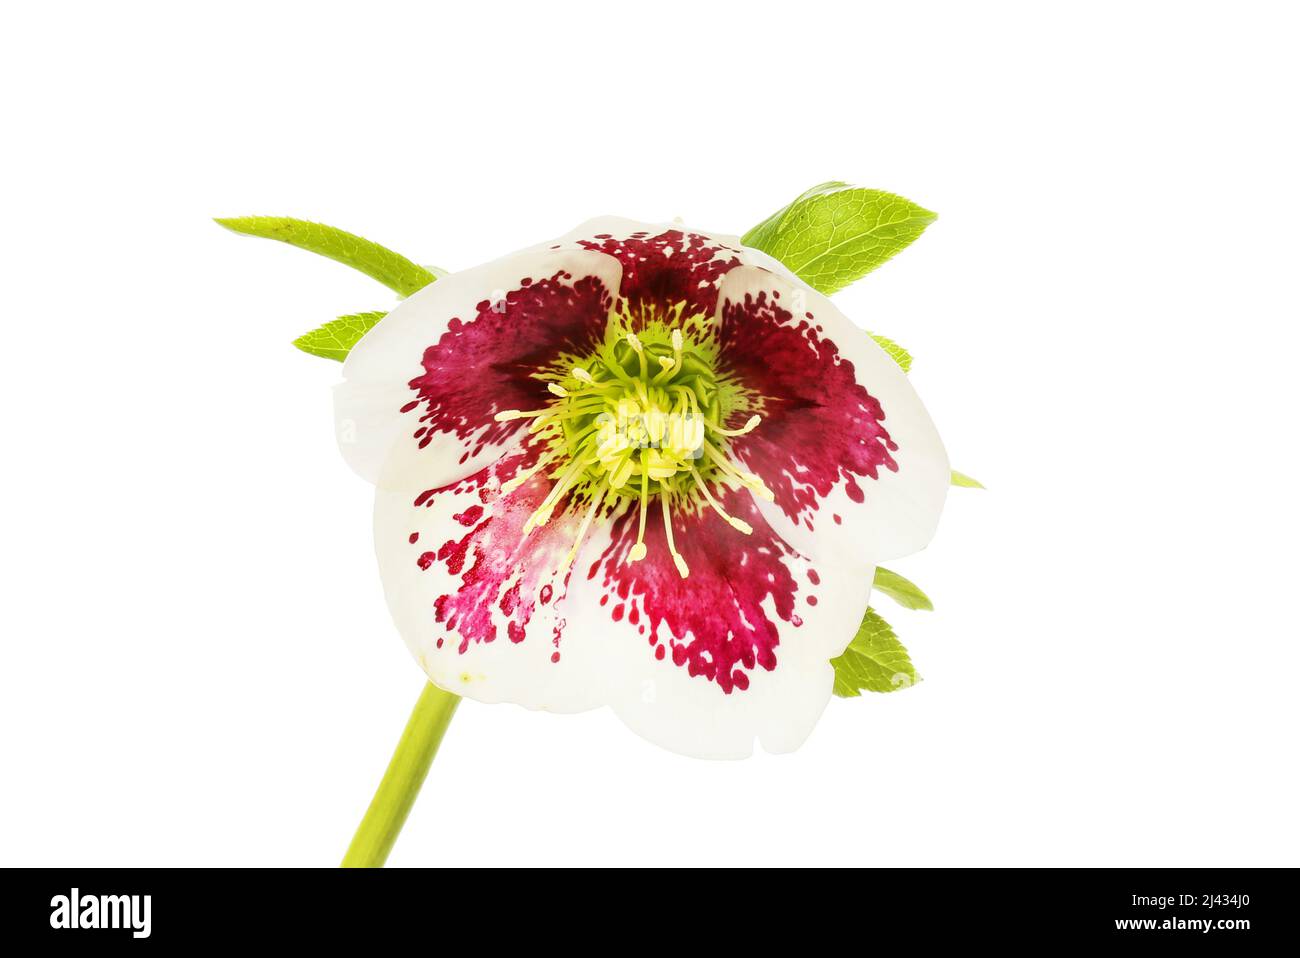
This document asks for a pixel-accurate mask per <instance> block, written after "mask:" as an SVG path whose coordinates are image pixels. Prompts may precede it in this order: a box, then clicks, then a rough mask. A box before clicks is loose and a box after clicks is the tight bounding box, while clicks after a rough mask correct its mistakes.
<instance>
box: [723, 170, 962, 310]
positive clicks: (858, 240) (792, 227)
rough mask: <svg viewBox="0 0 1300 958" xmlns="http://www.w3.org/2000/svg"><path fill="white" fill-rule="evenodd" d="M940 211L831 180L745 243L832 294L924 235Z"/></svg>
mask: <svg viewBox="0 0 1300 958" xmlns="http://www.w3.org/2000/svg"><path fill="white" fill-rule="evenodd" d="M935 219H936V215H935V214H934V213H931V212H930V211H929V210H927V209H923V208H922V207H920V206H917V205H916V204H915V203H913V202H912V201H911V200H906V199H904V198H903V197H901V196H895V195H894V194H893V193H885V192H883V191H882V190H865V189H860V188H858V187H854V186H849V185H848V184H847V183H841V182H839V181H832V182H830V183H822V184H821V185H819V186H814V187H813V188H812V189H810V190H808V192H806V193H804V194H803V195H802V196H800V197H799V198H798V199H796V200H795V201H794V202H793V203H791V204H790V205H789V206H786V207H782V208H781V209H779V210H777V211H776V212H775V213H773V214H772V215H771V216H769V217H768V218H767V219H765V220H764V221H763V222H761V223H759V224H758V225H757V226H755V227H754V228H753V229H752V230H750V231H749V232H748V233H746V234H745V235H744V236H743V237H742V238H741V242H742V243H744V244H745V245H746V246H752V247H753V248H755V249H759V250H762V251H763V252H764V253H767V254H768V255H769V256H773V257H775V258H776V259H779V260H780V261H781V262H782V263H784V264H785V265H786V266H788V267H789V268H790V269H791V270H792V271H793V272H794V273H795V275H797V276H799V277H800V278H801V279H802V280H803V281H804V282H806V283H807V284H808V285H809V286H811V287H812V288H813V289H815V290H817V291H818V292H821V293H826V294H828V295H829V294H830V293H834V292H835V291H836V290H840V289H843V288H844V287H845V286H848V285H849V284H850V283H852V282H853V281H854V280H858V279H861V278H862V277H863V276H865V275H866V274H867V273H869V272H871V271H872V270H873V269H875V268H876V267H877V266H879V265H880V264H881V263H883V262H884V261H885V260H887V259H889V258H890V257H891V256H893V255H894V254H895V253H897V252H898V251H899V250H901V249H902V248H903V247H905V246H907V245H908V244H909V243H911V242H912V241H913V240H914V239H916V238H917V237H918V236H920V235H921V233H922V232H923V231H924V230H925V228H926V227H927V226H929V225H930V224H931V223H933V222H934V221H935Z"/></svg>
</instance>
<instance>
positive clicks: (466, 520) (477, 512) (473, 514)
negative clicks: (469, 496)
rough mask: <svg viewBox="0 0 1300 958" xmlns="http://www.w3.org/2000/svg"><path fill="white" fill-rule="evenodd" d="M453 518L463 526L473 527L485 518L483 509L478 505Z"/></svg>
mask: <svg viewBox="0 0 1300 958" xmlns="http://www.w3.org/2000/svg"><path fill="white" fill-rule="evenodd" d="M452 518H453V519H455V520H456V521H457V522H459V523H460V524H461V525H462V526H472V525H473V524H474V523H476V522H478V521H479V520H480V519H482V518H483V507H482V506H477V505H476V506H470V507H469V508H468V509H466V510H465V511H464V512H458V513H456V514H455V515H454V516H452Z"/></svg>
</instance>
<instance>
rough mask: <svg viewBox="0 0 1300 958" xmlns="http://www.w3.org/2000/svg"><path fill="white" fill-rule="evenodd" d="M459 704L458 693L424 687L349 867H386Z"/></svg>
mask: <svg viewBox="0 0 1300 958" xmlns="http://www.w3.org/2000/svg"><path fill="white" fill-rule="evenodd" d="M459 704H460V696H459V695H452V694H451V693H450V692H444V691H443V690H442V689H440V688H438V687H437V686H436V685H434V684H433V683H431V682H430V683H428V684H426V685H425V687H424V691H423V692H421V693H420V700H419V701H418V702H416V703H415V708H414V709H412V710H411V717H410V718H409V719H408V720H407V722H406V729H405V731H403V732H402V738H401V740H400V741H399V742H398V743H397V749H396V751H394V752H393V758H392V760H391V761H390V762H389V763H388V770H387V771H386V772H384V778H383V780H382V781H381V782H380V783H379V788H378V789H377V790H376V791H375V797H374V798H372V799H371V800H370V807H369V808H368V809H366V817H365V818H363V819H361V824H360V825H359V826H357V833H356V834H355V835H353V836H352V844H351V845H349V846H348V853H347V854H346V855H344V856H343V867H344V868H382V867H383V865H384V862H386V861H387V860H388V853H389V852H390V851H392V850H393V843H394V842H396V841H397V835H398V833H399V832H401V830H402V825H404V824H405V823H406V816H407V815H409V814H410V812H411V806H413V805H414V804H415V796H417V795H419V794H420V786H421V785H423V784H424V777H425V776H426V775H428V774H429V766H430V765H432V764H433V757H434V755H436V754H438V746H439V745H440V744H442V736H443V734H444V733H445V732H446V731H447V726H448V725H450V724H451V717H452V715H454V714H455V712H456V706H457V705H459Z"/></svg>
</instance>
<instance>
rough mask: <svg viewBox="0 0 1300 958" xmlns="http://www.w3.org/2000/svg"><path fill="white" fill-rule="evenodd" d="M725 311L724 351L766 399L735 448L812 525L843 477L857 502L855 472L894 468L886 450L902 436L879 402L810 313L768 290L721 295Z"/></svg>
mask: <svg viewBox="0 0 1300 958" xmlns="http://www.w3.org/2000/svg"><path fill="white" fill-rule="evenodd" d="M722 315H723V320H722V330H721V333H720V337H721V339H720V343H721V348H722V361H723V362H724V363H725V364H726V366H727V369H728V371H729V372H730V373H731V374H732V375H733V376H735V377H736V378H737V379H738V380H739V381H740V382H742V383H744V384H745V385H746V386H747V387H748V388H750V389H753V390H754V391H755V392H757V393H758V394H759V395H761V396H762V397H763V400H764V401H763V409H762V414H763V421H762V424H761V425H760V426H759V427H758V428H757V429H755V430H754V431H753V432H751V433H749V434H748V435H745V436H742V437H739V438H737V439H736V440H734V442H733V444H732V450H733V452H734V453H735V455H736V457H737V458H738V459H740V460H741V461H742V462H744V463H745V464H746V465H747V466H748V467H749V468H750V469H752V470H753V471H754V472H756V473H758V474H759V475H760V476H762V477H763V481H764V482H766V483H767V485H768V487H769V488H770V489H771V490H772V492H773V493H774V494H775V496H776V503H777V505H779V506H780V507H781V509H782V510H783V511H784V512H785V513H786V515H788V516H789V517H790V518H791V519H792V520H794V521H796V522H798V521H800V520H801V519H802V520H803V521H804V522H805V523H806V524H808V525H809V527H810V528H811V515H812V513H813V512H814V511H816V509H817V508H818V500H819V499H822V498H824V497H825V496H827V495H828V494H829V493H830V491H831V489H832V488H834V486H835V484H836V483H837V482H839V481H840V479H841V478H843V479H844V481H845V492H846V493H847V495H848V497H849V498H850V499H852V500H853V501H854V502H862V501H863V499H864V494H863V491H862V488H861V487H860V486H859V485H858V483H857V481H856V479H855V478H854V477H855V476H869V477H870V478H872V479H875V478H876V477H877V476H878V475H879V471H880V469H881V468H882V467H883V468H885V469H889V470H890V471H893V472H897V471H898V464H897V463H896V462H895V461H894V458H893V457H892V456H891V455H890V453H891V452H893V451H895V450H897V449H898V445H897V444H896V443H895V442H894V441H893V440H892V439H890V438H889V433H888V432H887V431H886V430H885V427H884V426H883V425H882V423H883V422H884V419H885V412H884V410H883V409H882V408H881V407H880V403H879V402H877V401H876V400H875V399H874V398H873V397H872V396H871V394H870V393H868V392H867V390H866V389H865V388H863V387H862V386H861V385H859V384H858V382H857V380H856V379H855V377H854V372H853V364H852V363H851V362H849V361H848V360H844V359H841V358H840V353H839V350H838V349H837V348H836V346H835V344H834V343H833V342H831V341H830V340H828V339H824V338H823V337H822V336H821V335H820V334H819V333H818V331H817V329H816V328H815V327H814V325H813V323H811V322H809V321H808V319H807V318H800V319H797V320H796V319H794V317H793V316H792V315H791V313H790V312H789V311H788V310H785V309H782V308H781V306H780V304H779V303H777V302H776V300H775V298H769V296H768V294H767V293H766V292H761V293H759V294H758V296H757V297H754V296H752V295H750V294H746V295H745V299H744V301H743V302H738V301H737V302H728V303H725V304H724V305H723V308H722ZM864 335H865V334H864ZM796 464H797V465H798V466H799V467H801V468H796ZM796 477H797V478H796Z"/></svg>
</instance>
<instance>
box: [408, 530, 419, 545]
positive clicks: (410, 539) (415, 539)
mask: <svg viewBox="0 0 1300 958" xmlns="http://www.w3.org/2000/svg"><path fill="white" fill-rule="evenodd" d="M406 541H407V542H409V543H410V544H411V545H415V544H416V543H417V542H419V541H420V534H419V533H418V532H412V533H411V534H410V536H408V537H407V540H406Z"/></svg>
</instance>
